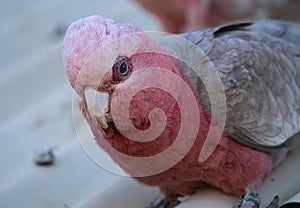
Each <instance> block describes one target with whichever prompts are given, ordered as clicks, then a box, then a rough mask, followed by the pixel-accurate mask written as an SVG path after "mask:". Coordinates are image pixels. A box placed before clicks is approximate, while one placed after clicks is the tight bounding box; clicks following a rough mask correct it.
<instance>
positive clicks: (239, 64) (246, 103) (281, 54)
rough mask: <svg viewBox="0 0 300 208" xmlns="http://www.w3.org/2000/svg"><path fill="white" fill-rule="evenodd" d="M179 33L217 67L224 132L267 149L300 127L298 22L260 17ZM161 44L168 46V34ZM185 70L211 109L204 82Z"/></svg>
mask: <svg viewBox="0 0 300 208" xmlns="http://www.w3.org/2000/svg"><path fill="white" fill-rule="evenodd" d="M180 36H181V37H183V38H185V39H187V40H189V41H191V42H192V43H194V44H196V45H197V47H199V48H200V49H202V50H203V51H204V52H205V53H206V54H207V56H208V57H209V58H210V60H211V61H212V63H213V64H214V67H215V68H216V70H217V71H218V73H219V76H220V78H221V80H222V83H223V85H224V89H225V95H226V107H227V112H226V116H227V117H226V126H225V131H226V132H227V133H229V134H230V135H231V136H232V137H233V138H234V139H236V140H238V141H239V142H241V143H244V144H246V145H249V146H252V147H255V148H257V149H263V150H266V151H268V150H271V149H272V148H276V147H278V146H280V145H284V144H285V142H286V141H287V140H288V139H289V138H290V137H292V136H293V135H295V134H296V133H298V132H299V131H300V25H299V24H295V23H289V22H284V21H275V20H261V21H257V22H254V23H237V24H231V25H226V26H223V27H219V28H214V29H209V30H205V31H202V32H191V33H185V34H182V35H180ZM159 43H160V44H161V45H162V46H163V45H168V44H172V42H171V41H168V38H163V39H162V40H161V41H159ZM184 47H185V45H184V44H183V45H182V46H180V45H178V44H177V45H176V49H175V50H182V51H185V53H188V50H187V49H186V48H184ZM173 48H174V47H173ZM189 55H190V56H192V57H193V54H189ZM193 58H195V59H197V58H198V57H193ZM185 70H186V71H185V72H183V73H184V74H186V76H187V77H188V79H189V80H190V82H191V83H192V85H193V86H194V87H195V89H196V90H197V91H198V93H199V96H200V100H201V104H202V106H203V107H204V109H205V110H206V111H210V108H209V106H210V103H209V95H208V94H207V91H206V90H205V86H204V85H203V83H202V82H201V80H200V78H199V77H198V76H196V74H195V73H194V72H193V71H192V70H190V69H187V67H185Z"/></svg>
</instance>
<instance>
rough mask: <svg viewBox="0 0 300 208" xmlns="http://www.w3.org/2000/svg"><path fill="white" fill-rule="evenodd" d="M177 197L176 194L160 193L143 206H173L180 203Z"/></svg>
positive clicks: (158, 207) (168, 207) (150, 207)
mask: <svg viewBox="0 0 300 208" xmlns="http://www.w3.org/2000/svg"><path fill="white" fill-rule="evenodd" d="M178 197H179V196H178V195H166V196H164V195H160V196H159V197H157V198H156V199H155V200H154V201H152V202H151V203H150V204H149V205H148V206H146V207H145V208H174V207H176V206H177V205H178V204H180V203H181V201H179V200H178Z"/></svg>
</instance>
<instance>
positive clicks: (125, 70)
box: [119, 62, 128, 75]
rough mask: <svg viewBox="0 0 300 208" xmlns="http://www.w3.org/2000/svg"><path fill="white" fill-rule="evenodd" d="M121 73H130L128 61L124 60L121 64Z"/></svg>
mask: <svg viewBox="0 0 300 208" xmlns="http://www.w3.org/2000/svg"><path fill="white" fill-rule="evenodd" d="M119 73H120V74H122V75H126V74H127V73H128V66H127V63H126V62H122V63H121V64H120V66H119Z"/></svg>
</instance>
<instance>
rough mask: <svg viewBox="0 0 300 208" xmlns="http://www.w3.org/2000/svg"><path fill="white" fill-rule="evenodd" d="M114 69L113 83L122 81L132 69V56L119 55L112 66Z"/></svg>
mask: <svg viewBox="0 0 300 208" xmlns="http://www.w3.org/2000/svg"><path fill="white" fill-rule="evenodd" d="M112 71H113V80H112V81H113V83H120V82H122V81H124V80H126V79H127V78H128V77H129V75H130V73H131V71H132V63H131V58H129V57H126V56H118V57H117V58H116V61H115V64H114V65H113V67H112Z"/></svg>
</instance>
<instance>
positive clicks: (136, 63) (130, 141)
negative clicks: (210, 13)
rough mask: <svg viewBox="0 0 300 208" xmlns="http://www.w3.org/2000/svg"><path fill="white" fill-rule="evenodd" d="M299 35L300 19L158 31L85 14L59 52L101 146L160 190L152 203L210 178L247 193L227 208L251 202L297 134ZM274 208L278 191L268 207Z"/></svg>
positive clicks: (172, 199)
mask: <svg viewBox="0 0 300 208" xmlns="http://www.w3.org/2000/svg"><path fill="white" fill-rule="evenodd" d="M299 40H300V25H298V24H296V23H290V22H283V21H272V20H261V21H257V22H253V23H252V22H249V23H236V24H230V25H226V26H221V27H217V28H213V29H208V30H205V31H202V32H201V31H199V32H191V33H185V34H180V35H164V36H162V37H157V38H155V39H154V38H150V36H149V35H148V34H146V33H145V32H143V31H142V30H141V29H140V28H139V27H137V26H135V25H132V24H117V23H114V21H113V20H110V19H104V18H102V17H100V16H91V17H88V18H85V19H81V20H79V21H76V22H75V23H73V24H72V25H71V26H70V27H69V29H68V31H67V33H66V36H65V39H64V42H63V47H62V57H63V63H64V66H65V69H66V73H67V76H68V78H69V81H70V83H71V86H72V87H73V88H74V90H75V91H76V93H77V94H78V95H79V101H78V102H79V106H80V109H81V111H82V113H83V115H84V116H85V118H86V119H87V121H88V123H89V125H90V127H91V130H92V132H93V134H94V135H95V139H96V141H97V143H98V145H99V146H100V147H101V148H103V149H104V150H105V151H106V152H107V153H108V154H109V155H110V156H111V157H112V159H113V160H114V161H115V162H116V163H117V164H118V165H119V166H120V167H121V168H123V169H124V171H125V172H127V173H128V174H129V175H131V176H132V177H134V178H135V179H136V180H138V181H139V182H140V183H142V184H146V185H150V186H158V187H159V188H160V190H161V192H162V194H163V196H164V198H161V199H160V200H156V201H155V202H153V203H152V204H151V205H149V207H174V206H175V205H176V204H178V203H179V201H178V200H177V196H180V195H191V194H193V193H195V192H196V191H197V190H198V189H200V188H201V187H203V185H205V184H208V185H210V186H213V187H217V188H219V189H221V190H223V191H224V192H226V193H231V194H234V195H243V194H245V193H246V195H245V196H244V198H242V199H241V200H240V201H239V203H237V204H236V205H235V206H236V207H253V208H254V207H259V199H258V198H259V196H258V195H256V194H255V193H256V191H257V190H258V189H259V187H260V186H261V184H262V182H263V180H264V178H265V177H266V176H267V175H268V174H269V173H270V171H271V170H272V169H273V168H274V167H275V166H277V165H278V164H279V163H280V162H281V161H282V160H284V159H285V157H286V156H287V153H288V152H289V151H290V150H291V149H292V148H293V147H294V140H293V139H292V138H295V137H294V135H296V134H297V133H298V132H299V130H300V70H299V66H300V42H299ZM201 52H203V53H201ZM201 54H202V55H201ZM203 54H204V55H203ZM199 69H201V70H199ZM213 72H215V74H213ZM201 73H202V74H201ZM218 80H219V81H220V83H219V84H220V86H221V88H219V85H218ZM222 90H223V91H222ZM222 93H223V96H224V100H222V99H219V98H220V97H222ZM222 103H223V104H224V105H225V107H224V112H223V113H220V114H218V111H222V108H221V107H220V106H219V105H220V104H221V105H222ZM213 111H214V112H217V113H216V114H214V115H217V116H214V117H213V116H212V114H213V113H214V112H213ZM223 114H224V115H223ZM222 115H223V116H226V119H224V120H223V121H224V126H223V127H224V128H222V125H221V124H222V119H221V117H222ZM218 119H220V120H218ZM212 124H213V125H214V127H216V128H211V125H212ZM211 129H213V130H212V131H210V130H211ZM220 129H221V130H222V131H221V132H218V130H220ZM223 129H224V131H223ZM219 133H220V134H219ZM208 135H212V137H211V138H212V139H211V138H210V139H208ZM218 135H219V136H218ZM214 136H215V137H214ZM217 137H218V138H217ZM290 138H291V139H290ZM204 147H205V148H204ZM210 147H214V148H212V149H211V150H210ZM203 149H206V150H207V151H204V152H206V153H209V154H206V153H205V154H204V156H203V155H202V153H203ZM201 155H202V156H201ZM201 158H202V159H201ZM277 206H278V198H277V197H275V198H274V200H273V202H272V203H271V205H270V206H269V208H271V207H272V208H274V207H277Z"/></svg>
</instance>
